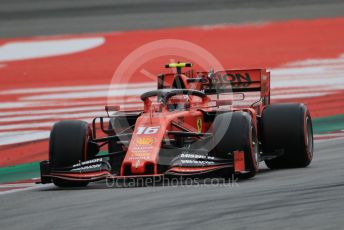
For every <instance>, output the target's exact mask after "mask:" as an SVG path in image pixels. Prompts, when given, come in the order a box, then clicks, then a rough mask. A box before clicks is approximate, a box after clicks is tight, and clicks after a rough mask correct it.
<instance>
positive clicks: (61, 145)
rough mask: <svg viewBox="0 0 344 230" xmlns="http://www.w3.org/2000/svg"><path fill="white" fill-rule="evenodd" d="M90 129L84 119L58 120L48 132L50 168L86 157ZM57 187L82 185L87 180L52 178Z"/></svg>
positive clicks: (69, 163)
mask: <svg viewBox="0 0 344 230" xmlns="http://www.w3.org/2000/svg"><path fill="white" fill-rule="evenodd" d="M90 137H91V130H90V128H89V126H88V124H87V122H84V121H60V122H57V123H55V125H54V126H53V128H52V130H51V133H50V142H49V162H50V163H51V165H52V168H53V169H54V168H63V167H67V166H71V165H73V164H76V163H78V162H79V161H84V160H86V159H87V146H88V140H89V138H90ZM53 183H54V184H55V185H56V186H59V187H83V186H86V185H87V184H88V182H83V181H82V182H74V181H66V180H63V179H58V178H54V179H53Z"/></svg>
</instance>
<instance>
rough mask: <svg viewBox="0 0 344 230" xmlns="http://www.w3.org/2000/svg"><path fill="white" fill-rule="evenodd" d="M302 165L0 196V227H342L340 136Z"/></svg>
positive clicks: (320, 144)
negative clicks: (217, 180)
mask: <svg viewBox="0 0 344 230" xmlns="http://www.w3.org/2000/svg"><path fill="white" fill-rule="evenodd" d="M315 148H316V151H315V159H314V161H313V163H312V165H311V166H310V167H308V168H304V169H290V170H279V171H272V170H268V169H266V168H265V167H264V164H262V167H261V172H260V174H258V175H257V176H256V177H255V178H254V179H251V180H246V181H238V182H237V184H235V183H232V184H228V183H227V184H220V185H219V184H217V185H216V184H213V185H210V184H201V185H197V184H194V185H188V186H187V185H180V186H156V187H136V188H111V187H110V188H108V187H107V186H106V184H93V185H91V186H89V187H88V188H87V189H82V190H79V189H68V190H60V189H57V188H56V187H54V186H53V185H48V186H44V187H42V188H36V189H35V190H30V191H23V192H16V193H12V194H5V195H1V196H0V213H1V215H0V223H1V229H47V228H49V229H74V228H78V229H149V230H153V229H276V228H280V229H301V228H303V229H342V226H343V224H344V212H343V207H344V193H343V189H344V179H343V178H344V171H343V170H342V167H341V166H342V165H343V164H344V158H343V157H342V155H343V149H344V141H343V140H328V141H322V142H316V144H315Z"/></svg>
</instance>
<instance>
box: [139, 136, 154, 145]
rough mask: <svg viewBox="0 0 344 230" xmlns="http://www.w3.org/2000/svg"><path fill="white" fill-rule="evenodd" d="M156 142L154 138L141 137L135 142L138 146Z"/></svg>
mask: <svg viewBox="0 0 344 230" xmlns="http://www.w3.org/2000/svg"><path fill="white" fill-rule="evenodd" d="M154 141H155V139H154V138H153V137H139V138H137V139H136V140H135V142H136V144H138V145H151V144H153V143H154Z"/></svg>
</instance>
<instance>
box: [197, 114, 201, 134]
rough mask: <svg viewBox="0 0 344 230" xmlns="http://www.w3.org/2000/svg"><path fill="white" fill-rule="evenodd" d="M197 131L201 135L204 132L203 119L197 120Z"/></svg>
mask: <svg viewBox="0 0 344 230" xmlns="http://www.w3.org/2000/svg"><path fill="white" fill-rule="evenodd" d="M197 131H198V132H199V133H201V132H202V118H201V117H199V118H197Z"/></svg>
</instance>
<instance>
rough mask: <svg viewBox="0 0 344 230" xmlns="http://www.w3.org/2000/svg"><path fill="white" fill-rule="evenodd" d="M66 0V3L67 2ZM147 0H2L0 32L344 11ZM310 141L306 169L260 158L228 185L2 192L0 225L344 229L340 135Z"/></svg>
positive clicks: (341, 5)
mask: <svg viewBox="0 0 344 230" xmlns="http://www.w3.org/2000/svg"><path fill="white" fill-rule="evenodd" d="M47 2H49V3H47ZM67 2H70V3H71V4H69V5H68V7H67V9H66V6H67ZM93 2H94V3H93ZM154 2H155V1H143V2H139V1H129V3H128V1H119V2H117V3H112V2H110V1H100V2H98V1H88V0H87V1H83V3H84V4H83V6H82V7H81V6H80V4H78V2H77V1H31V2H30V3H29V2H27V1H20V0H15V1H2V3H1V5H2V6H4V7H1V8H0V36H1V37H15V36H31V35H51V34H68V33H84V32H85V33H86V32H87V33H88V32H101V31H113V30H128V29H129V30H130V29H138V28H139V29H144V28H160V27H168V26H182V25H199V24H213V23H245V22H256V21H269V20H280V19H289V18H317V17H335V16H342V15H343V12H344V11H343V9H344V2H343V1H304V2H302V3H300V1H296V0H290V1H284V3H277V1H259V3H257V2H258V1H246V2H244V1H228V2H227V1H226V2H225V1H214V2H215V3H213V4H211V3H208V4H207V3H205V2H203V1H201V3H200V4H197V3H195V2H196V1H174V3H175V4H172V3H171V4H170V5H168V4H167V3H160V4H158V7H154V4H152V3H154ZM202 2H203V3H202ZM95 4H97V5H98V7H97V6H96V5H95ZM116 4H118V5H116ZM131 4H132V5H131ZM164 4H167V5H168V6H169V7H167V8H166V7H165V6H164ZM137 6H140V7H141V10H140V9H138V8H137ZM315 148H316V151H315V157H314V161H313V163H312V164H311V166H310V167H308V168H305V169H292V170H279V171H271V170H268V169H266V168H265V167H264V164H262V169H261V173H260V174H258V175H257V176H256V177H255V178H254V179H252V180H247V181H239V182H238V186H236V185H234V186H232V187H231V186H230V185H229V184H227V185H226V184H225V185H221V186H218V185H204V184H203V185H192V186H156V187H139V188H107V187H106V186H105V184H93V185H91V186H89V187H88V188H87V189H82V190H79V189H69V190H60V189H57V188H55V187H54V186H52V185H47V186H43V187H38V188H36V189H34V190H28V191H22V192H16V193H9V194H4V195H1V196H0V228H1V229H47V228H49V229H150V230H152V229H276V228H280V229H301V228H303V229H342V228H343V227H342V226H343V225H344V192H343V190H344V179H343V178H344V171H343V169H342V166H343V165H344V158H343V152H344V151H343V150H344V141H343V140H327V141H321V142H316V144H315Z"/></svg>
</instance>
